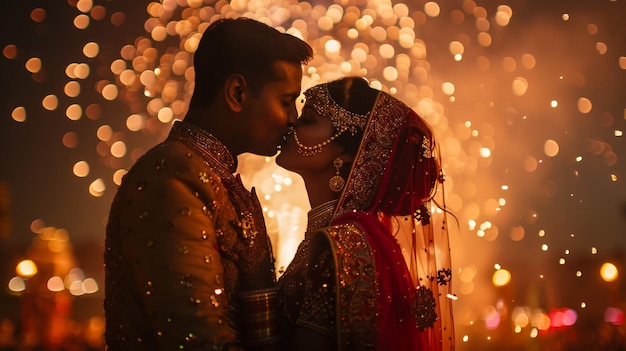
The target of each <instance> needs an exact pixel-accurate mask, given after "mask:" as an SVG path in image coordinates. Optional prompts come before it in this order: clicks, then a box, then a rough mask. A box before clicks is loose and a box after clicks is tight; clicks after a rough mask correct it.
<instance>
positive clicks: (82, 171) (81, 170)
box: [73, 161, 89, 178]
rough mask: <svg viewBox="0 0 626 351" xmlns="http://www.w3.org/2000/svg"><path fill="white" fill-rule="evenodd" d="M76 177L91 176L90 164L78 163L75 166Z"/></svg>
mask: <svg viewBox="0 0 626 351" xmlns="http://www.w3.org/2000/svg"><path fill="white" fill-rule="evenodd" d="M73 172H74V175H75V176H77V177H80V178H84V177H86V176H88V175H89V164H88V163H87V162H86V161H78V162H76V163H75V164H74V169H73Z"/></svg>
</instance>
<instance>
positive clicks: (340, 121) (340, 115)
mask: <svg viewBox="0 0 626 351" xmlns="http://www.w3.org/2000/svg"><path fill="white" fill-rule="evenodd" d="M304 96H305V97H306V101H307V104H311V105H313V108H314V109H315V112H317V113H318V114H319V115H320V116H324V117H328V118H330V120H331V121H332V122H333V126H334V127H335V128H337V130H340V131H341V133H343V132H344V131H346V130H348V131H350V134H352V135H355V134H356V133H357V131H359V130H363V127H365V124H367V118H368V115H369V113H368V114H367V115H359V114H358V113H354V112H350V111H348V110H346V109H345V108H343V107H341V106H339V105H338V104H337V103H336V102H335V100H333V98H332V97H331V96H330V93H329V92H328V84H322V85H317V86H314V87H313V88H310V89H308V90H307V91H305V92H304Z"/></svg>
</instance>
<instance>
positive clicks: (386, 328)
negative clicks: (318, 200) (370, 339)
mask: <svg viewBox="0 0 626 351" xmlns="http://www.w3.org/2000/svg"><path fill="white" fill-rule="evenodd" d="M442 184H443V175H442V172H441V169H440V163H439V160H438V155H437V150H436V148H435V143H434V141H433V135H432V131H431V130H430V128H429V127H428V125H427V124H426V123H425V121H424V120H423V119H422V118H421V117H420V116H418V115H417V114H416V113H415V112H414V111H413V110H412V109H411V108H409V107H408V106H406V105H405V104H404V103H402V102H401V101H399V100H398V99H395V98H394V97H392V96H391V95H389V94H387V93H385V92H381V93H380V94H379V96H378V98H377V100H376V103H375V105H374V108H373V109H372V111H371V112H370V117H369V119H368V123H367V125H366V127H365V130H364V135H363V139H362V141H361V144H360V147H359V150H358V152H357V155H356V158H355V160H354V163H353V165H352V169H351V171H350V175H349V177H348V179H347V181H346V185H345V187H344V190H343V192H342V194H341V197H340V199H339V203H338V204H337V207H336V209H335V213H334V214H333V220H332V222H331V224H332V225H335V224H342V223H348V222H350V223H354V224H356V225H357V226H358V227H359V228H361V230H362V231H363V232H364V233H365V236H366V238H367V241H368V244H369V245H370V246H371V249H372V253H373V256H374V261H375V268H376V286H377V291H376V300H377V308H378V311H377V312H378V314H377V318H376V328H377V337H376V341H377V345H376V349H378V350H382V349H385V350H446V351H447V350H453V349H454V326H453V319H452V308H451V302H452V300H451V299H450V298H449V296H452V295H451V263H450V251H449V241H448V231H447V222H446V212H445V210H444V209H442V208H441V207H440V206H438V205H437V204H436V203H435V199H442V200H441V201H442V202H441V203H442V204H443V190H442V189H443V186H442Z"/></svg>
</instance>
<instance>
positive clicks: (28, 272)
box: [15, 260, 37, 278]
mask: <svg viewBox="0 0 626 351" xmlns="http://www.w3.org/2000/svg"><path fill="white" fill-rule="evenodd" d="M15 273H17V275H18V276H20V277H22V278H30V277H32V276H34V275H35V274H37V265H36V264H35V262H33V261H32V260H23V261H21V262H20V263H18V264H17V267H15Z"/></svg>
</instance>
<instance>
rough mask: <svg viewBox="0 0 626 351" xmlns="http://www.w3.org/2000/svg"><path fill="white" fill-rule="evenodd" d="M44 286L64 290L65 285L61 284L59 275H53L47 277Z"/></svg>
mask: <svg viewBox="0 0 626 351" xmlns="http://www.w3.org/2000/svg"><path fill="white" fill-rule="evenodd" d="M46 287H47V288H48V290H50V291H63V290H65V285H64V284H63V279H61V277H59V276H54V277H52V278H50V279H48V282H47V283H46Z"/></svg>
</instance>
